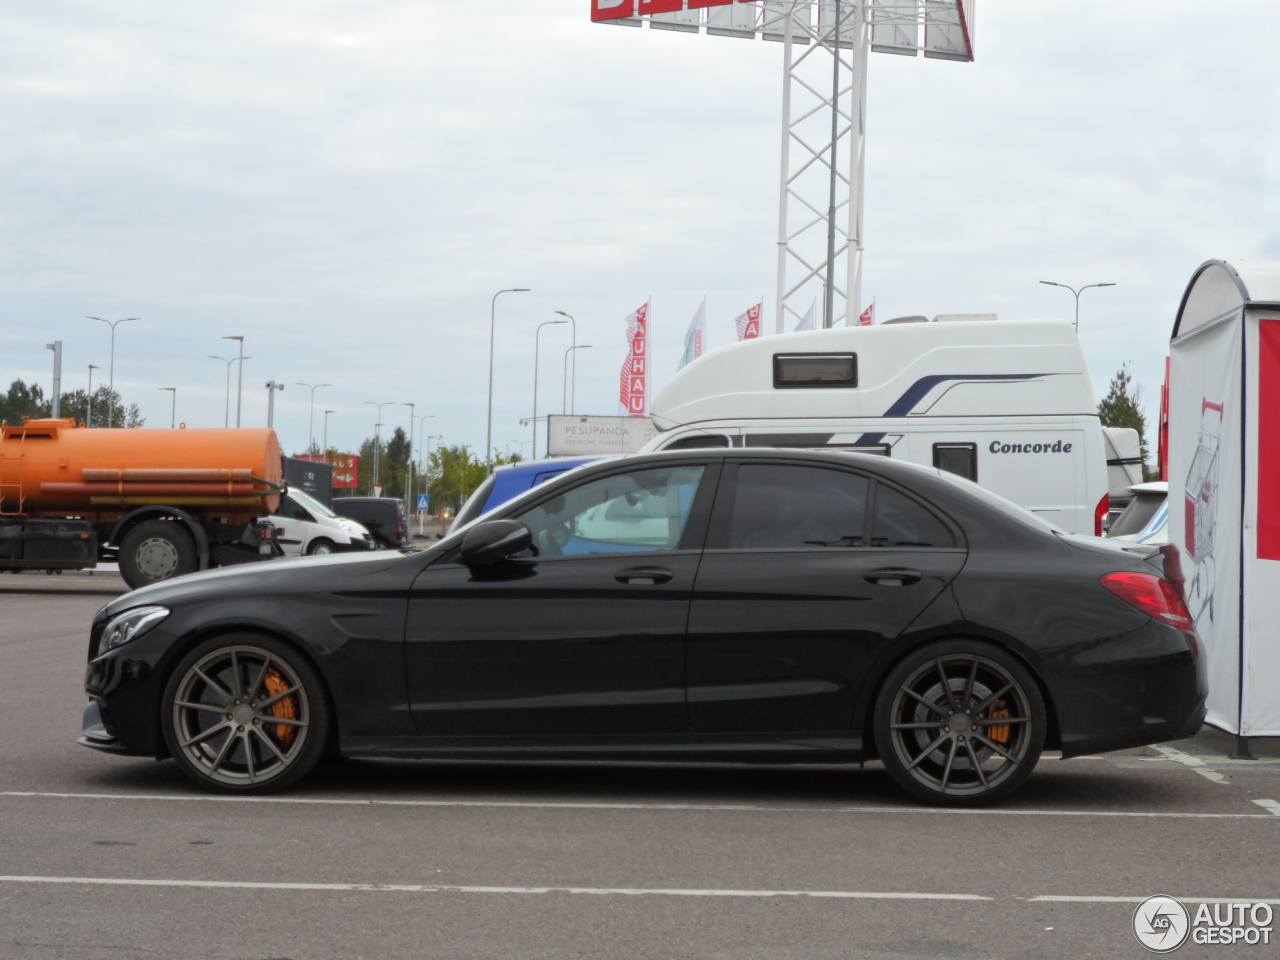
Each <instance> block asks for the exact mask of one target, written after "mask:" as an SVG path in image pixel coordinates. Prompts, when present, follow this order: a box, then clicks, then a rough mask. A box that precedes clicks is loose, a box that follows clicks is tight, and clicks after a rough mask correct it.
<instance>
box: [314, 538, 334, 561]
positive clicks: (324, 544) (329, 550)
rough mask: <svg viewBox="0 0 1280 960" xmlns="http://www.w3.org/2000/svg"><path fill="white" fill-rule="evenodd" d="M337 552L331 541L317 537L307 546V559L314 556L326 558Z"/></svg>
mask: <svg viewBox="0 0 1280 960" xmlns="http://www.w3.org/2000/svg"><path fill="white" fill-rule="evenodd" d="M337 552H338V551H337V550H336V549H335V547H334V544H333V541H332V540H329V539H327V538H325V537H317V538H316V539H314V540H312V541H311V542H310V543H309V544H307V556H309V557H311V556H316V555H320V556H328V555H329V554H334V553H337Z"/></svg>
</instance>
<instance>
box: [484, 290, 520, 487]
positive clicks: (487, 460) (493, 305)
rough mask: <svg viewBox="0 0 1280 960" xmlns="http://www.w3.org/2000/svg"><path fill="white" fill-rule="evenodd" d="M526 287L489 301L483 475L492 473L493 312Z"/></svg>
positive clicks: (506, 291) (498, 295) (501, 291)
mask: <svg viewBox="0 0 1280 960" xmlns="http://www.w3.org/2000/svg"><path fill="white" fill-rule="evenodd" d="M528 292H529V288H528V287H509V288H508V289H506V290H499V291H498V292H497V293H495V294H494V295H493V299H492V300H490V301H489V416H488V421H487V423H488V426H486V428H485V432H484V465H485V473H486V475H487V474H490V473H493V328H494V318H495V316H496V313H495V311H496V310H497V306H498V297H500V296H502V295H503V294H504V293H528Z"/></svg>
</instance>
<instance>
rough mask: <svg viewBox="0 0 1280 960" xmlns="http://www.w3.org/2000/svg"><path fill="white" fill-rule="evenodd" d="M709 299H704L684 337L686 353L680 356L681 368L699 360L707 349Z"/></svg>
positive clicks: (679, 367) (679, 368) (678, 368)
mask: <svg viewBox="0 0 1280 960" xmlns="http://www.w3.org/2000/svg"><path fill="white" fill-rule="evenodd" d="M706 344H707V298H706V297H703V298H702V303H701V304H700V305H699V306H698V310H697V312H696V313H695V314H694V315H693V319H692V320H691V321H689V332H688V333H686V334H685V335H684V353H683V354H681V356H680V366H678V367H676V369H677V370H682V369H684V367H685V365H686V364H688V363H689V362H690V361H692V360H697V359H698V358H699V357H700V356H702V354H703V353H705V352H706V349H707V346H706Z"/></svg>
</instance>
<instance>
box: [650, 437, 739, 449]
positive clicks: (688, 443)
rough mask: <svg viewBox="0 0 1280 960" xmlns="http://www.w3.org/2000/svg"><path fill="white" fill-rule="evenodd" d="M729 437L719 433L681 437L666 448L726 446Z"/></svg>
mask: <svg viewBox="0 0 1280 960" xmlns="http://www.w3.org/2000/svg"><path fill="white" fill-rule="evenodd" d="M728 445H729V438H728V437H725V436H721V435H720V434H708V435H703V436H697V437H681V438H680V439H679V440H677V441H676V442H675V443H673V444H671V445H670V446H669V447H665V448H664V449H666V450H705V449H707V448H709V447H727V446H728Z"/></svg>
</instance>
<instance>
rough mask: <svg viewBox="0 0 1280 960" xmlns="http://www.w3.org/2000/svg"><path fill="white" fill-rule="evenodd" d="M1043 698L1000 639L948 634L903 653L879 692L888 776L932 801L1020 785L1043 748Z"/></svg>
mask: <svg viewBox="0 0 1280 960" xmlns="http://www.w3.org/2000/svg"><path fill="white" fill-rule="evenodd" d="M1045 727H1046V722H1045V707H1044V699H1043V698H1042V697H1041V695H1040V689H1039V687H1038V686H1037V685H1036V682H1035V680H1034V679H1033V678H1032V676H1031V674H1030V673H1029V672H1028V671H1027V669H1026V668H1025V667H1024V666H1023V665H1022V664H1021V663H1020V662H1019V661H1018V660H1017V659H1016V658H1014V657H1013V656H1011V655H1010V654H1008V653H1006V652H1005V651H1004V650H1001V649H1000V648H998V647H995V646H992V645H990V644H986V643H982V642H979V641H965V640H949V641H944V642H942V643H935V644H931V645H930V646H927V647H924V648H922V649H920V650H917V651H916V652H915V653H913V654H911V655H910V656H908V657H907V658H906V659H905V660H903V661H902V663H900V664H899V665H898V666H897V667H896V668H894V670H893V671H892V672H891V673H890V674H889V677H888V678H887V679H886V681H885V685H884V687H883V689H881V691H880V696H879V698H878V699H877V701H876V710H875V735H876V746H877V747H878V748H879V751H880V759H881V760H882V761H884V765H885V768H886V769H887V770H888V771H889V775H890V776H892V777H893V779H894V780H895V781H896V782H897V783H898V785H899V786H900V787H902V788H903V789H904V790H906V791H907V792H908V793H910V794H912V795H913V796H915V797H918V798H919V799H921V800H924V801H926V802H929V803H936V804H944V805H948V806H976V805H978V804H983V803H991V802H993V801H995V800H997V799H999V798H1000V797H1004V796H1007V795H1009V794H1010V793H1012V792H1013V791H1014V790H1016V789H1018V787H1020V786H1021V785H1022V784H1023V783H1024V782H1025V781H1026V779H1027V778H1028V777H1029V776H1031V771H1032V770H1034V769H1035V765H1036V763H1037V761H1038V760H1039V759H1040V751H1041V750H1042V749H1043V748H1044V738H1045Z"/></svg>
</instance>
